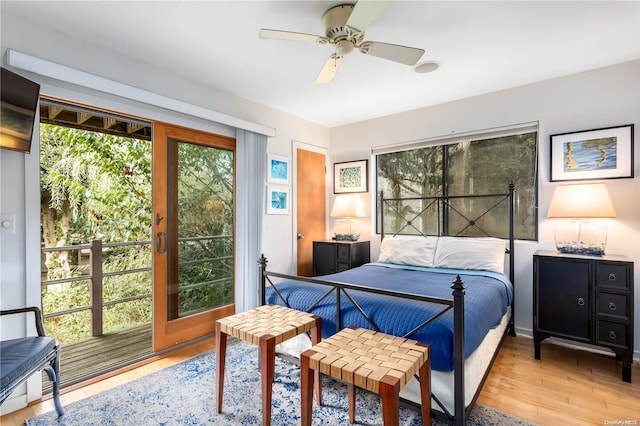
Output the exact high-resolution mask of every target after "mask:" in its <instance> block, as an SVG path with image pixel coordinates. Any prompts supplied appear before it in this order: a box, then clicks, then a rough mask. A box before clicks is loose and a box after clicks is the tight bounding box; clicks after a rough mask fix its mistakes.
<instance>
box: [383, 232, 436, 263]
mask: <svg viewBox="0 0 640 426" xmlns="http://www.w3.org/2000/svg"><path fill="white" fill-rule="evenodd" d="M437 243H438V238H437V237H423V236H419V235H396V236H393V237H386V238H384V239H383V240H382V243H381V244H380V256H379V257H378V262H383V263H396V264H399V265H413V266H423V267H426V268H432V267H433V256H434V253H435V251H436V245H437Z"/></svg>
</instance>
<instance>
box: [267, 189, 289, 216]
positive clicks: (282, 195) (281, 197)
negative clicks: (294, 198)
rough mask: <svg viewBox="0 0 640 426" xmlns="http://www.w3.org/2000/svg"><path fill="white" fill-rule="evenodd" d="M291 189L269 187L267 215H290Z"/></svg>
mask: <svg viewBox="0 0 640 426" xmlns="http://www.w3.org/2000/svg"><path fill="white" fill-rule="evenodd" d="M290 203H291V200H290V198H289V187H288V186H279V185H267V214H289V211H290V208H289V204H290Z"/></svg>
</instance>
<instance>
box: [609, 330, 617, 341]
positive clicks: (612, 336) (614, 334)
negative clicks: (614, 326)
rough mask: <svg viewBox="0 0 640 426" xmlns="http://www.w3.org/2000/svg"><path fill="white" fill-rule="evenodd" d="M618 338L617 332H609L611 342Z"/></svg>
mask: <svg viewBox="0 0 640 426" xmlns="http://www.w3.org/2000/svg"><path fill="white" fill-rule="evenodd" d="M617 337H618V336H617V335H616V332H615V331H613V330H609V339H611V340H616V338H617Z"/></svg>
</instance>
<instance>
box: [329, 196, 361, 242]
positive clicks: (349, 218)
mask: <svg viewBox="0 0 640 426" xmlns="http://www.w3.org/2000/svg"><path fill="white" fill-rule="evenodd" d="M330 216H331V217H334V218H336V221H335V224H334V234H335V237H334V239H335V240H337V241H358V238H360V223H359V222H358V219H356V218H358V217H365V216H366V215H365V212H364V206H363V205H362V199H361V198H360V196H359V195H357V194H341V195H336V198H335V200H334V201H333V207H332V208H331V213H330Z"/></svg>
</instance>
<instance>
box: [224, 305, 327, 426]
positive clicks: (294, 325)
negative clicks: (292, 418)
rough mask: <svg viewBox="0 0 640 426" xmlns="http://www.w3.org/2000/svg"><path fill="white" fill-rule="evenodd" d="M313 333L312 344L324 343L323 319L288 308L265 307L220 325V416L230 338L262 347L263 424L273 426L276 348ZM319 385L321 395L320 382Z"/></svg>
mask: <svg viewBox="0 0 640 426" xmlns="http://www.w3.org/2000/svg"><path fill="white" fill-rule="evenodd" d="M308 331H310V332H311V342H312V343H313V344H317V343H319V342H320V340H321V337H320V336H321V319H320V317H318V316H316V315H311V314H308V313H305V312H300V311H296V310H293V309H290V308H286V307H284V306H278V305H265V306H260V307H258V308H256V309H251V310H249V311H245V312H241V313H239V314H235V315H232V316H229V317H226V318H222V319H220V320H218V321H217V322H216V348H217V351H218V354H217V357H216V359H217V361H216V374H217V376H218V399H217V404H218V405H217V409H218V413H221V412H222V394H223V386H224V364H225V356H226V350H227V336H228V335H229V336H233V337H237V338H238V339H242V340H244V341H246V342H249V343H251V344H254V345H257V346H259V348H260V353H259V354H260V370H261V372H262V424H263V425H265V426H268V425H270V424H271V397H272V385H273V380H274V373H275V347H276V345H277V344H279V343H282V342H284V341H285V340H288V339H291V338H292V337H295V336H297V335H299V334H302V333H306V332H308ZM317 382H318V395H319V394H320V392H319V389H320V388H319V386H320V380H317Z"/></svg>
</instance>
